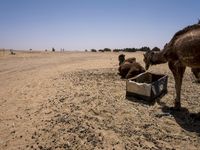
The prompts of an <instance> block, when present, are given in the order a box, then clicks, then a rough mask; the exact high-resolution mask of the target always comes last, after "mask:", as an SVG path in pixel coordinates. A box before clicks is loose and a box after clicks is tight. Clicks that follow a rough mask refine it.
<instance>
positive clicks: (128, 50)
mask: <svg viewBox="0 0 200 150" xmlns="http://www.w3.org/2000/svg"><path fill="white" fill-rule="evenodd" d="M124 51H125V52H136V51H137V50H136V49H135V48H125V49H124Z"/></svg>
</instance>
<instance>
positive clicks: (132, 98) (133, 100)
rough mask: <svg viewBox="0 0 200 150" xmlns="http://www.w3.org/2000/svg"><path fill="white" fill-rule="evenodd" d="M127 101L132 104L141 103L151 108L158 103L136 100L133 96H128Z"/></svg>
mask: <svg viewBox="0 0 200 150" xmlns="http://www.w3.org/2000/svg"><path fill="white" fill-rule="evenodd" d="M126 99H127V100H129V101H131V102H136V103H141V104H145V105H149V106H152V105H154V104H155V102H156V100H151V101H147V100H143V99H141V98H135V97H133V96H126Z"/></svg>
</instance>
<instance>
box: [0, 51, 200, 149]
mask: <svg viewBox="0 0 200 150" xmlns="http://www.w3.org/2000/svg"><path fill="white" fill-rule="evenodd" d="M118 55H119V53H110V52H108V53H99V52H98V53H92V52H62V53H61V52H56V53H53V52H16V55H9V52H2V51H0V149H2V150H16V149H22V150H24V149H43V150H47V149H48V150H54V149H74V150H77V149H106V150H107V149H108V150H110V149H116V150H122V149H131V150H132V149H157V150H160V149H181V150H182V149H185V150H188V149H200V117H199V112H200V84H198V83H195V82H194V79H195V78H194V76H193V75H192V73H191V71H190V69H189V68H188V69H187V70H186V73H185V76H184V81H183V87H182V100H181V102H182V106H183V108H182V109H181V111H179V112H177V111H172V110H171V109H170V107H172V106H173V102H174V97H175V90H174V79H173V76H172V73H171V72H170V70H169V69H168V66H167V64H163V65H157V66H153V67H151V68H150V70H149V71H150V72H154V73H163V74H167V75H168V76H169V81H168V93H167V94H166V95H165V96H164V97H162V98H161V99H160V100H159V101H156V102H155V103H153V104H147V103H144V102H143V101H141V100H133V101H130V100H128V99H126V97H125V92H126V84H125V80H124V79H120V77H119V76H118V75H117V67H118V60H117V57H118ZM125 55H126V56H127V57H131V56H134V57H136V58H137V61H138V62H139V63H141V64H142V65H143V66H144V63H143V60H142V59H143V55H142V52H137V53H125Z"/></svg>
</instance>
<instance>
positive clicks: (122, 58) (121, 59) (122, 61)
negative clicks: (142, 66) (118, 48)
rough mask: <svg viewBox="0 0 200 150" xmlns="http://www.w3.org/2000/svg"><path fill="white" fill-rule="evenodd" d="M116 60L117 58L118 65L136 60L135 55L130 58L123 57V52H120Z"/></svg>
mask: <svg viewBox="0 0 200 150" xmlns="http://www.w3.org/2000/svg"><path fill="white" fill-rule="evenodd" d="M118 60H119V65H121V64H123V63H133V62H136V58H135V57H131V58H128V59H125V55H124V54H120V55H119V56H118Z"/></svg>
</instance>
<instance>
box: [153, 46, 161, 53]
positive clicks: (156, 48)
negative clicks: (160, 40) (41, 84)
mask: <svg viewBox="0 0 200 150" xmlns="http://www.w3.org/2000/svg"><path fill="white" fill-rule="evenodd" d="M152 51H155V52H156V51H160V48H158V47H154V48H153V49H152Z"/></svg>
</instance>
